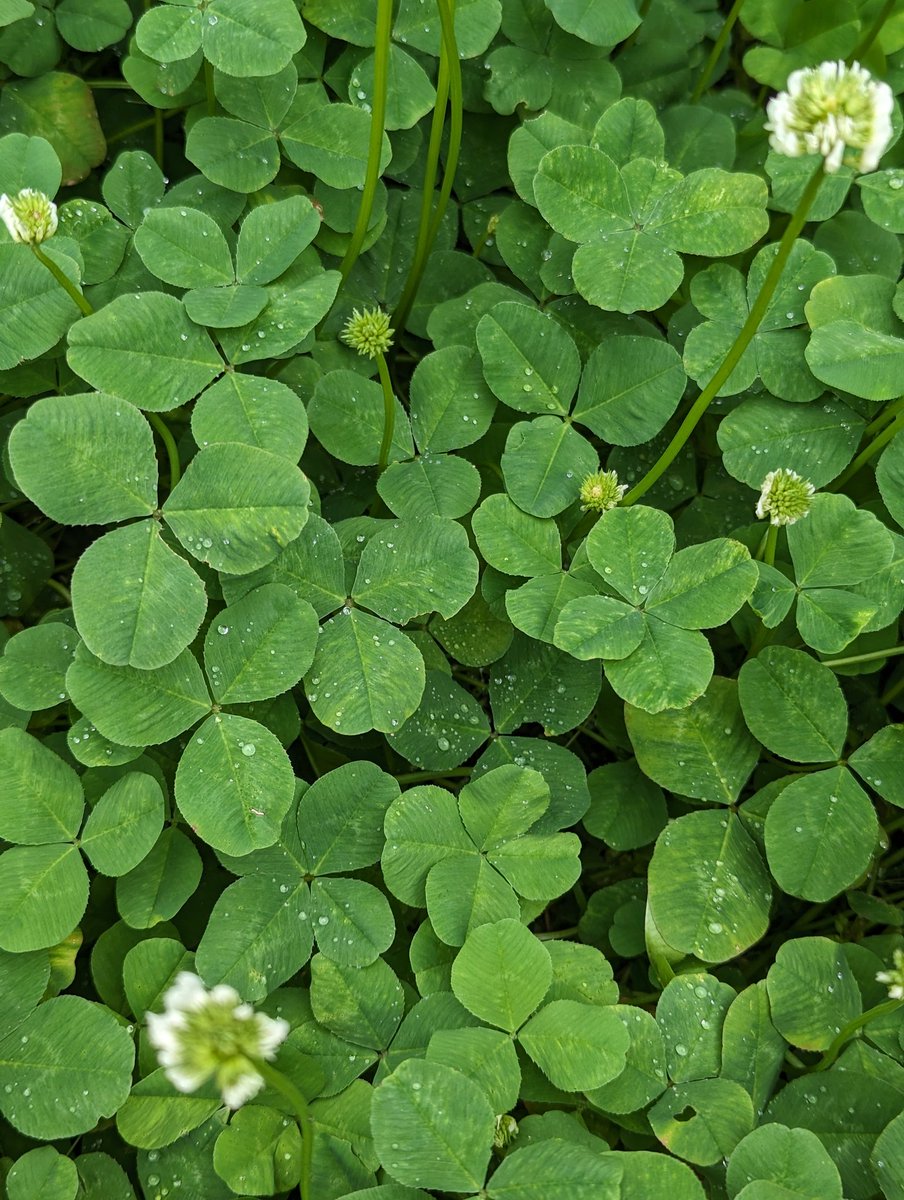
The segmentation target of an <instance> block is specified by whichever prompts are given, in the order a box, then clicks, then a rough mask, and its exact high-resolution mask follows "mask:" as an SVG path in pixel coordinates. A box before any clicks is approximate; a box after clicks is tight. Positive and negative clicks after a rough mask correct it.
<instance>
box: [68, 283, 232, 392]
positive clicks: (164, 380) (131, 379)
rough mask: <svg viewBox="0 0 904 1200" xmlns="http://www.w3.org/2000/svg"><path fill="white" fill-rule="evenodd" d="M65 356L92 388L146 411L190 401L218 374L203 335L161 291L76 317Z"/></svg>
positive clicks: (128, 297) (134, 295)
mask: <svg viewBox="0 0 904 1200" xmlns="http://www.w3.org/2000/svg"><path fill="white" fill-rule="evenodd" d="M66 357H67V361H68V363H69V365H70V367H71V368H72V369H73V371H75V373H76V374H77V375H80V376H81V377H82V379H85V380H87V381H88V383H90V384H91V386H92V387H95V388H98V389H99V390H100V391H105V392H109V393H110V394H111V396H119V397H120V398H121V399H123V400H129V401H131V403H132V404H135V405H137V407H138V408H145V409H147V410H148V411H150V412H168V411H169V410H170V409H172V408H176V407H177V406H178V405H179V404H184V403H185V402H186V401H188V400H192V399H194V397H195V396H197V395H198V393H199V392H201V391H203V390H204V388H206V387H207V385H208V384H209V383H211V382H212V381H213V380H214V379H216V377H217V376H218V375H219V374H221V372H222V370H223V362H222V360H221V358H220V356H219V354H218V352H217V349H216V347H215V346H214V344H213V342H212V341H211V340H210V337H209V336H208V335H207V333H205V331H204V330H202V329H199V328H198V326H197V325H194V324H193V323H192V322H191V321H189V319H188V317H187V316H186V314H185V309H184V308H183V307H182V305H181V304H180V302H179V301H178V300H176V299H175V297H174V296H166V295H164V294H163V293H162V292H135V293H130V294H126V295H122V296H117V297H116V298H115V299H114V300H111V301H110V303H109V304H106V305H104V307H103V308H102V309H101V310H100V311H99V312H96V313H95V314H94V315H93V316H91V317H84V318H82V320H81V321H79V322H78V324H76V325H74V326H73V327H72V329H71V330H70V331H69V350H68V352H67V355H66ZM174 383H175V385H176V386H175V388H174V386H173V385H174Z"/></svg>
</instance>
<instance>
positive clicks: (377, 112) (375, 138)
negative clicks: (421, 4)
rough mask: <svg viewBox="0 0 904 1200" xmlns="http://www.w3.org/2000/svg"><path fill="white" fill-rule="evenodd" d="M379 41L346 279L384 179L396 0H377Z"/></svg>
mask: <svg viewBox="0 0 904 1200" xmlns="http://www.w3.org/2000/svg"><path fill="white" fill-rule="evenodd" d="M376 29H377V41H376V46H375V48H374V94H373V107H372V109H371V113H370V144H369V146H368V151H367V174H366V176H365V179H364V191H363V192H362V193H361V204H360V205H359V207H358V216H357V219H356V221H355V228H354V231H353V232H352V240H351V241H350V242H349V244H348V249H347V250H346V252H345V257H344V258H343V259H342V262H341V264H340V266H339V273H340V274H341V275H342V281H343V283H344V282H345V280H346V279H347V278H348V275H349V272H350V271H351V269H352V267H353V266H354V265H355V263H356V262H357V260H358V255H359V254H360V253H361V247H362V246H363V245H364V239H365V238H366V237H367V231H368V229H369V228H370V217H371V213H372V212H373V207H374V197H375V196H376V194H377V184H378V183H379V182H380V155H381V153H382V150H383V131H384V126H385V123H386V96H387V92H388V88H389V51H390V45H391V38H392V0H377V25H376Z"/></svg>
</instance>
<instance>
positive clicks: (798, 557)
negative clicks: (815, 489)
mask: <svg viewBox="0 0 904 1200" xmlns="http://www.w3.org/2000/svg"><path fill="white" fill-rule="evenodd" d="M788 549H789V550H790V552H791V561H792V562H793V563H794V574H795V578H796V580H797V583H798V586H800V587H808V588H819V587H836V586H842V587H844V586H847V585H850V584H854V583H859V582H860V581H861V580H862V579H867V578H869V577H870V576H871V575H875V574H876V573H877V572H878V571H880V570H881V569H882V568H883V567H884V566H885V565H886V563H888V562H889V560H890V559H891V557H892V555H893V554H894V543H893V542H892V539H891V535H890V534H889V532H888V530H887V529H886V528H885V526H884V525H883V524H882V522H881V521H880V520H879V519H878V518H877V517H875V516H874V515H873V514H872V513H870V512H866V511H864V510H861V509H858V508H857V506H856V505H855V504H854V502H853V500H849V499H848V497H847V496H834V495H831V494H828V493H822V494H821V495H819V496H814V497H813V501H812V507H811V510H810V514H809V517H808V518H807V520H806V521H797V522H796V523H795V524H793V525H790V526H789V527H788Z"/></svg>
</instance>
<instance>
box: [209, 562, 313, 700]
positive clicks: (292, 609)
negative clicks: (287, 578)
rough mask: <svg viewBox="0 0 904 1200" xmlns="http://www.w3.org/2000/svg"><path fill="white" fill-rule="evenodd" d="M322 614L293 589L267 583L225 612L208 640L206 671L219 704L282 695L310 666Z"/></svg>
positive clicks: (220, 615) (248, 593)
mask: <svg viewBox="0 0 904 1200" xmlns="http://www.w3.org/2000/svg"><path fill="white" fill-rule="evenodd" d="M318 632H319V629H318V625H317V614H316V613H315V612H314V610H313V608H311V606H310V604H308V603H307V602H306V601H304V600H299V599H298V597H297V596H296V595H295V593H294V592H293V591H292V590H291V588H288V587H286V585H285V584H282V583H265V584H263V585H262V586H261V587H258V588H254V589H253V590H252V591H250V592H247V593H246V594H245V595H244V596H243V597H242V598H241V600H237V601H236V602H235V604H231V605H229V606H228V607H227V608H224V609H222V610H221V611H220V612H219V613H218V614H217V616H216V618H215V619H214V621H213V622H212V623H211V624H210V626H209V627H208V630H207V634H206V635H205V638H204V668H205V670H206V672H207V676H208V678H209V679H210V686H211V690H212V692H213V695H214V698H215V700H216V701H217V703H219V704H237V703H247V702H248V701H251V700H267V699H269V698H270V697H271V696H279V695H281V694H282V693H283V692H286V691H288V690H289V688H291V687H294V686H295V684H296V683H298V681H299V679H301V677H302V675H304V673H305V671H307V669H308V667H310V665H311V663H312V662H313V659H314V648H315V645H316V642H317V635H318Z"/></svg>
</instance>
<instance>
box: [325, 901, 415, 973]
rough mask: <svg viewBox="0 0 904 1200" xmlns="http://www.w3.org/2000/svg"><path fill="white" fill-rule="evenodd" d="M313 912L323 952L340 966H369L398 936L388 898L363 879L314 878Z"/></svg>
mask: <svg viewBox="0 0 904 1200" xmlns="http://www.w3.org/2000/svg"><path fill="white" fill-rule="evenodd" d="M311 913H312V917H313V920H314V928H315V930H316V932H317V944H318V945H319V947H320V952H321V954H323V955H325V956H326V957H327V958H328V959H330V960H331V961H332V962H334V963H338V964H339V965H340V966H346V967H366V966H368V965H369V964H370V963H373V962H375V961H376V960H377V958H378V957H379V956H380V955H381V954H383V953H384V952H385V951H386V950H388V949H389V947H390V946H391V944H392V942H393V939H394V938H395V932H396V929H395V921H394V919H393V915H392V910H391V909H390V907H389V901H388V900H387V899H386V897H385V896H384V895H383V893H382V892H381V891H379V890H378V889H377V888H375V887H374V886H373V885H372V884H369V883H365V882H364V880H362V879H317V880H315V881H314V883H312V885H311Z"/></svg>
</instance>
